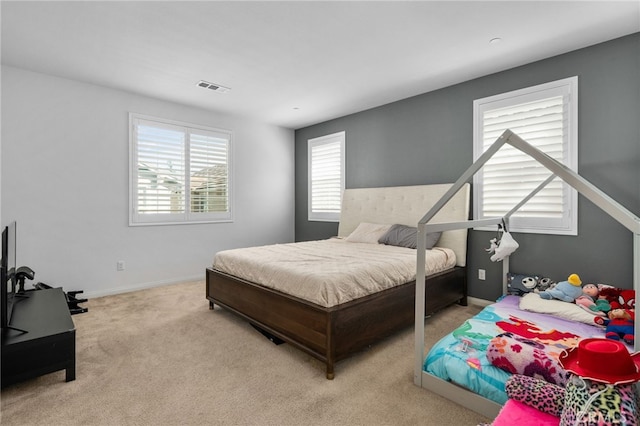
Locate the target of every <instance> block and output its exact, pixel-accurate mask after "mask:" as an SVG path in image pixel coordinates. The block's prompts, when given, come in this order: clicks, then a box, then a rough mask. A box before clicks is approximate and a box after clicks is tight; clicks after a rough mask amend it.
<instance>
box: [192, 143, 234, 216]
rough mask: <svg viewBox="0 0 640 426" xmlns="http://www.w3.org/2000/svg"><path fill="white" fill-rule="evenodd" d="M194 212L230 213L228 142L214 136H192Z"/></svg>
mask: <svg viewBox="0 0 640 426" xmlns="http://www.w3.org/2000/svg"><path fill="white" fill-rule="evenodd" d="M190 141H191V144H190V146H191V149H190V153H191V156H190V159H191V161H190V171H189V175H190V177H191V186H190V187H191V191H190V193H191V211H192V212H226V211H228V210H229V173H228V167H227V164H228V163H229V146H228V140H227V139H225V138H224V137H220V136H217V135H215V134H212V133H208V134H205V133H204V132H200V133H190Z"/></svg>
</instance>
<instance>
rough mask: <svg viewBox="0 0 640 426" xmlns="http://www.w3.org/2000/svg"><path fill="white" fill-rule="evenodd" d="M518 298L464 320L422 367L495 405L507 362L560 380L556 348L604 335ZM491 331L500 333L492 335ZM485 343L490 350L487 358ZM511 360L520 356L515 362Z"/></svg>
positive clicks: (506, 374)
mask: <svg viewBox="0 0 640 426" xmlns="http://www.w3.org/2000/svg"><path fill="white" fill-rule="evenodd" d="M519 300H520V298H519V297H517V296H505V297H503V298H502V299H500V300H499V301H498V302H497V303H495V304H493V305H490V306H487V307H486V308H484V309H483V310H482V311H481V312H480V313H478V314H477V315H476V316H475V317H473V318H470V319H469V320H467V321H465V322H464V324H462V325H461V326H460V327H458V328H457V329H455V330H454V331H453V332H452V333H450V334H449V335H447V336H445V337H444V338H443V339H441V340H440V341H439V342H438V343H436V344H435V345H434V347H433V348H432V349H431V350H430V351H429V353H428V355H427V357H426V359H425V362H424V365H423V370H424V371H426V372H427V373H430V374H433V375H435V376H437V377H440V378H441V379H444V380H448V381H451V382H454V383H456V384H458V385H461V386H464V387H466V388H467V389H470V390H471V391H473V392H474V393H477V394H480V395H482V396H484V397H486V398H488V399H491V400H493V401H495V402H497V403H499V404H504V403H505V402H506V400H507V395H506V393H505V387H504V385H505V382H506V380H507V379H508V378H509V376H510V375H511V373H510V372H508V371H507V370H509V368H510V367H509V365H508V364H511V366H512V367H513V369H511V370H510V371H512V372H519V373H520V374H525V371H527V372H529V374H531V375H532V376H537V377H540V378H546V377H551V378H553V379H554V380H556V382H560V383H563V380H566V372H564V370H562V369H561V367H560V366H559V364H557V357H558V355H559V354H560V352H562V350H563V349H566V348H570V347H573V346H576V345H577V343H578V341H579V340H580V339H582V338H585V337H604V331H603V329H602V328H600V327H597V326H595V324H594V325H587V324H584V323H580V322H575V321H569V320H566V319H562V318H557V317H554V316H551V315H546V314H540V313H535V312H529V311H523V310H521V309H520V308H519ZM497 336H500V337H499V338H497V339H496V340H494V338H496V337H497ZM492 341H493V342H492ZM490 348H491V349H492V351H493V353H492V354H491V355H490V356H489V357H487V355H488V350H489V349H490ZM501 351H502V352H501ZM518 351H520V352H518ZM520 353H521V354H522V356H520ZM534 353H535V355H534ZM532 356H533V358H531V357H532ZM500 357H502V358H503V359H501V360H500V361H497V364H498V365H500V366H501V367H503V368H500V367H498V366H496V365H494V364H493V363H492V362H491V360H490V358H492V359H494V360H496V359H498V358H500ZM536 357H537V358H536ZM514 359H520V360H523V361H522V362H521V363H520V364H519V365H517V366H516V364H518V363H517V362H514V361H513V360H514ZM507 360H510V361H509V362H508V363H507ZM526 360H530V361H532V362H533V363H534V365H533V366H531V365H530V364H531V362H526ZM520 370H522V372H521V371H520Z"/></svg>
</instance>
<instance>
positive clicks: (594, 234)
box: [295, 33, 640, 300]
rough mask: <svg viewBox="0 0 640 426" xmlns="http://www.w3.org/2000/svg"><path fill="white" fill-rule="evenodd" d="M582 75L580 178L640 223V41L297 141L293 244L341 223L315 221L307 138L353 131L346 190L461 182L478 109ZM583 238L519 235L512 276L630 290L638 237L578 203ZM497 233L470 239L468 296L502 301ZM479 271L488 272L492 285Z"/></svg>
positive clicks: (417, 101) (360, 116) (528, 68)
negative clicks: (494, 256)
mask: <svg viewBox="0 0 640 426" xmlns="http://www.w3.org/2000/svg"><path fill="white" fill-rule="evenodd" d="M571 76H578V80H579V81H578V85H579V104H578V108H579V113H578V114H579V125H578V132H579V133H578V137H579V147H578V169H579V170H578V172H579V173H580V174H581V175H582V176H583V177H584V178H586V179H587V180H589V181H590V182H591V183H593V184H594V185H596V186H597V187H599V188H600V189H601V190H603V191H604V192H606V193H607V194H609V195H610V196H611V197H613V199H615V200H616V201H618V202H619V203H621V204H622V205H623V206H625V207H626V208H628V209H629V210H631V211H632V212H633V213H634V214H636V215H639V216H640V33H635V34H632V35H630V36H626V37H623V38H619V39H616V40H612V41H609V42H606V43H602V44H598V45H595V46H591V47H588V48H584V49H580V50H577V51H574V52H570V53H567V54H564V55H560V56H556V57H553V58H549V59H545V60H542V61H538V62H535V63H531V64H528V65H524V66H521V67H518V68H514V69H510V70H507V71H503V72H500V73H497V74H492V75H488V76H485V77H482V78H478V79H475V80H471V81H467V82H464V83H461V84H458V85H455V86H451V87H447V88H444V89H441V90H437V91H433V92H429V93H425V94H422V95H419V96H416V97H412V98H409V99H405V100H402V101H398V102H394V103H392V104H388V105H384V106H381V107H378V108H374V109H371V110H367V111H363V112H360V113H357V114H352V115H349V116H345V117H341V118H337V119H335V120H331V121H327V122H324V123H321V124H317V125H314V126H310V127H306V128H303V129H299V130H297V131H296V133H295V144H296V145H295V164H296V167H295V175H296V188H295V199H296V206H295V214H296V221H295V238H296V241H305V240H314V239H322V238H328V237H331V236H333V235H336V234H337V229H338V224H337V223H326V222H310V221H308V220H307V140H308V139H310V138H315V137H318V136H323V135H326V134H330V133H334V132H338V131H345V132H346V186H347V188H362V187H379V186H398V185H419V184H432V183H446V182H453V181H455V180H456V179H457V178H458V177H459V176H460V174H461V173H462V172H463V171H464V170H466V169H467V167H469V166H470V165H471V164H472V162H473V134H472V132H473V101H474V100H475V99H479V98H484V97H486V96H491V95H495V94H499V93H504V92H509V91H512V90H516V89H521V88H525V87H529V86H534V85H537V84H542V83H546V82H549V81H554V80H559V79H563V78H567V77H571ZM578 209H579V210H578V235H577V236H557V235H539V234H521V233H516V234H514V237H515V239H516V240H517V241H518V242H519V243H520V246H521V247H520V249H518V251H517V252H516V253H515V254H514V255H513V256H512V258H511V270H512V271H515V272H521V273H527V274H540V275H544V276H548V277H551V278H553V279H554V280H564V279H566V277H567V276H568V275H570V274H572V273H577V274H579V275H580V277H581V278H582V280H583V282H584V283H588V282H591V283H608V284H612V285H616V286H619V287H624V288H631V286H632V279H633V277H632V273H633V271H632V270H633V242H632V234H631V232H629V231H628V230H627V229H626V228H624V227H623V226H622V225H620V224H618V223H617V222H616V221H614V220H613V219H611V218H609V216H608V215H607V214H606V213H604V212H602V211H601V210H600V209H599V208H598V207H596V206H594V205H593V204H592V203H591V202H590V201H588V200H587V199H585V198H584V197H582V196H580V197H579V201H578ZM494 236H495V233H494V232H488V231H471V232H470V234H469V250H468V260H467V264H468V282H469V295H470V296H473V297H477V298H481V299H487V300H494V299H496V298H497V297H499V296H500V294H501V276H502V265H501V264H500V263H493V262H491V261H490V260H489V256H488V255H487V253H486V252H485V251H484V249H485V248H486V247H488V246H489V239H491V238H493V237H494ZM478 269H485V270H486V277H487V279H486V280H485V281H480V280H478V278H477V277H478Z"/></svg>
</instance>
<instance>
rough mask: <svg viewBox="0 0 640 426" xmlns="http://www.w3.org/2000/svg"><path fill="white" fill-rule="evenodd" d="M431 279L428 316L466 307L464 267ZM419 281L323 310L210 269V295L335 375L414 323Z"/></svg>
mask: <svg viewBox="0 0 640 426" xmlns="http://www.w3.org/2000/svg"><path fill="white" fill-rule="evenodd" d="M427 283H428V284H427V285H428V287H427V289H426V314H427V315H429V314H432V313H434V312H436V311H438V310H440V309H442V308H444V307H446V306H449V305H451V304H453V303H458V304H461V305H464V306H466V305H467V279H466V268H464V267H455V268H454V269H453V270H450V271H447V272H441V273H438V274H435V275H431V276H429V279H428V280H427ZM415 285H416V283H415V281H412V282H410V283H406V284H402V285H400V286H397V287H393V288H390V289H387V290H384V291H382V292H379V293H376V294H372V295H369V296H366V297H363V298H360V299H357V300H353V301H350V302H347V303H343V304H340V305H337V306H333V307H330V308H325V307H322V306H319V305H316V304H313V303H310V302H307V301H305V300H302V299H300V298H296V297H292V296H289V295H287V294H284V293H281V292H279V291H275V290H272V289H269V288H266V287H262V286H260V285H257V284H254V283H251V282H248V281H245V280H242V279H239V278H236V277H233V276H231V275H228V274H225V273H223V272H220V271H216V270H214V269H211V268H208V269H207V280H206V293H207V299H208V300H209V308H210V309H213V307H214V304H216V305H219V306H221V307H223V308H225V309H228V310H229V311H231V312H233V313H235V314H237V315H239V316H241V317H242V318H244V319H246V320H247V321H249V323H250V324H252V325H254V326H256V327H257V328H259V329H262V330H264V331H266V332H267V333H269V334H272V335H273V336H275V337H277V338H279V339H281V340H283V341H285V342H287V343H289V344H291V345H293V346H295V347H297V348H298V349H300V350H302V351H304V352H306V353H308V354H309V355H311V356H313V357H314V358H317V359H318V360H320V361H322V362H324V363H325V365H326V376H327V379H333V377H334V366H335V363H336V362H338V361H340V360H342V359H344V358H347V357H348V356H350V355H352V354H354V353H356V352H358V351H361V350H363V349H365V348H366V347H368V346H369V345H371V344H373V343H375V342H377V341H380V340H381V339H383V338H385V337H388V336H389V335H391V334H393V333H395V332H397V331H399V330H402V329H404V328H407V327H409V326H411V325H413V324H414V322H415Z"/></svg>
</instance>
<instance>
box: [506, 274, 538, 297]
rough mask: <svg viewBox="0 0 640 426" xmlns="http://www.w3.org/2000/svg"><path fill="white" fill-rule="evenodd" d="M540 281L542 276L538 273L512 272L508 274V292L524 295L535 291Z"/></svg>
mask: <svg viewBox="0 0 640 426" xmlns="http://www.w3.org/2000/svg"><path fill="white" fill-rule="evenodd" d="M539 282H540V277H538V276H537V275H524V274H516V273H511V272H510V273H508V274H507V292H508V293H509V294H515V295H516V296H522V295H524V294H526V293H530V292H532V291H534V289H535V288H536V286H537V285H538V283H539Z"/></svg>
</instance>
